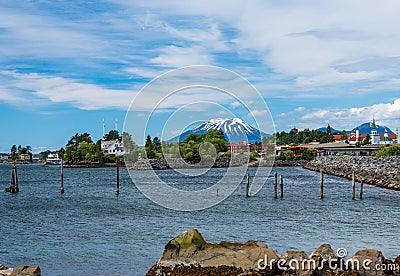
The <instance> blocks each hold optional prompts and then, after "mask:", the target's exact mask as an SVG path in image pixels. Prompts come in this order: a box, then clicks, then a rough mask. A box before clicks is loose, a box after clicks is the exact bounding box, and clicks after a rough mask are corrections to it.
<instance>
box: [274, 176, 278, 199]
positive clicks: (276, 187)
mask: <svg viewBox="0 0 400 276" xmlns="http://www.w3.org/2000/svg"><path fill="white" fill-rule="evenodd" d="M277 197H278V173H277V172H275V173H274V198H277Z"/></svg>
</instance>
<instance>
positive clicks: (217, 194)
mask: <svg viewBox="0 0 400 276" xmlns="http://www.w3.org/2000/svg"><path fill="white" fill-rule="evenodd" d="M217 196H218V185H217Z"/></svg>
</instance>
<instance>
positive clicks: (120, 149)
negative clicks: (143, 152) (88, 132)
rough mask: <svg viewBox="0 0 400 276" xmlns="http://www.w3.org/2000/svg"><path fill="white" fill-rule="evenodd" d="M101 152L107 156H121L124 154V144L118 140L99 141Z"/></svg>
mask: <svg viewBox="0 0 400 276" xmlns="http://www.w3.org/2000/svg"><path fill="white" fill-rule="evenodd" d="M101 150H102V151H103V152H104V153H106V154H108V155H115V156H122V155H124V154H125V150H124V144H123V143H122V142H120V141H119V140H110V141H103V140H101Z"/></svg>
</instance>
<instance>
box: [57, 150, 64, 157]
mask: <svg viewBox="0 0 400 276" xmlns="http://www.w3.org/2000/svg"><path fill="white" fill-rule="evenodd" d="M57 153H58V157H59V158H64V154H65V149H64V148H60V149H59V150H58V152H57Z"/></svg>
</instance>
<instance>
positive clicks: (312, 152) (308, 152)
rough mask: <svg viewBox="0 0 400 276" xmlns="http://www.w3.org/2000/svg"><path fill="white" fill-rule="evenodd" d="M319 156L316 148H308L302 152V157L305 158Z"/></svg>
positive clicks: (310, 158)
mask: <svg viewBox="0 0 400 276" xmlns="http://www.w3.org/2000/svg"><path fill="white" fill-rule="evenodd" d="M315 156H317V150H316V149H314V148H308V149H306V150H304V151H303V153H302V154H301V159H303V160H312V159H314V158H315Z"/></svg>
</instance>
